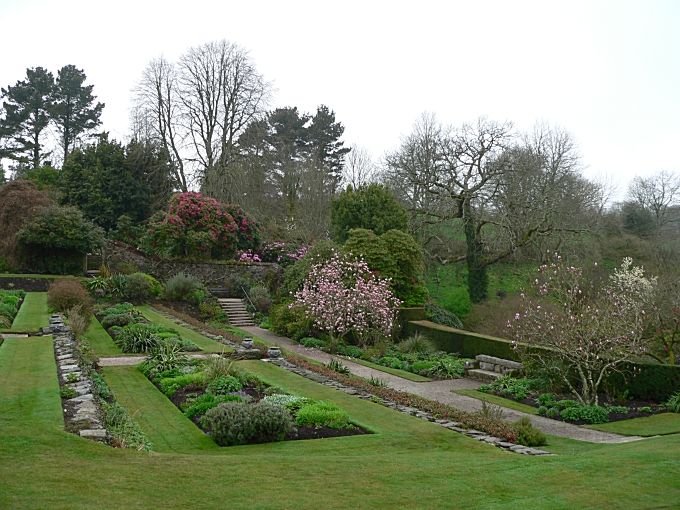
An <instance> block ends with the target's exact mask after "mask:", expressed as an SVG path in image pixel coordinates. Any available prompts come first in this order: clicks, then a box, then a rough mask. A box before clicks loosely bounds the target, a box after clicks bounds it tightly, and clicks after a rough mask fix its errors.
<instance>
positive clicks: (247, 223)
mask: <svg viewBox="0 0 680 510" xmlns="http://www.w3.org/2000/svg"><path fill="white" fill-rule="evenodd" d="M232 212H233V213H234V214H235V215H236V216H237V219H235V218H234V215H233V214H232ZM258 242H259V238H258V236H257V230H256V225H255V223H254V222H253V221H252V220H250V219H249V218H247V217H246V215H245V213H244V212H243V210H242V209H241V208H240V207H238V206H229V205H226V204H223V203H221V202H219V201H218V200H215V199H214V198H211V197H207V196H204V195H202V194H200V193H194V192H189V193H177V194H175V195H173V196H172V197H171V198H170V203H169V205H168V210H167V212H164V213H159V214H157V215H156V216H155V217H154V218H152V220H151V222H150V223H149V228H148V230H147V233H146V235H145V237H144V239H143V240H142V248H143V249H145V250H146V251H147V252H149V253H153V254H155V255H159V256H162V257H190V258H215V259H223V258H231V257H233V256H234V254H235V253H236V249H237V247H240V246H244V247H246V248H249V247H250V248H254V247H256V246H257V244H258Z"/></svg>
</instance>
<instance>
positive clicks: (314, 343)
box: [300, 336, 326, 349]
mask: <svg viewBox="0 0 680 510" xmlns="http://www.w3.org/2000/svg"><path fill="white" fill-rule="evenodd" d="M300 345H303V346H305V347H314V348H316V349H323V348H324V347H326V342H324V341H323V340H320V339H318V338H314V337H309V336H308V337H305V338H303V339H302V340H300Z"/></svg>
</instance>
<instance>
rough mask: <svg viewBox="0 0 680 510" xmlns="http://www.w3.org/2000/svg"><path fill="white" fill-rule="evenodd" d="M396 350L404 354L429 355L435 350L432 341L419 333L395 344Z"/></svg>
mask: <svg viewBox="0 0 680 510" xmlns="http://www.w3.org/2000/svg"><path fill="white" fill-rule="evenodd" d="M397 350H399V351H401V352H404V353H409V354H410V353H420V354H431V353H433V352H435V351H436V350H437V347H436V346H435V345H434V343H432V341H431V340H430V339H429V338H427V337H426V336H425V335H423V334H421V333H414V334H413V335H411V336H409V337H408V338H406V339H404V340H402V341H401V342H399V343H398V344H397Z"/></svg>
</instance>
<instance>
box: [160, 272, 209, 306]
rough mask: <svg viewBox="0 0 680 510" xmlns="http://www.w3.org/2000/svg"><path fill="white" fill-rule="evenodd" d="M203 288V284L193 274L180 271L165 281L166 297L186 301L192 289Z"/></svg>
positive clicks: (171, 299)
mask: <svg viewBox="0 0 680 510" xmlns="http://www.w3.org/2000/svg"><path fill="white" fill-rule="evenodd" d="M202 288H203V284H202V283H201V282H200V281H199V280H197V279H196V278H194V277H193V276H191V275H187V274H184V273H179V274H176V275H175V276H173V277H172V278H170V279H169V280H168V281H166V282H165V298H166V299H169V300H170V301H185V300H186V299H187V297H188V296H189V294H191V292H192V291H194V290H196V289H202Z"/></svg>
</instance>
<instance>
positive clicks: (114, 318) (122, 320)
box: [101, 313, 139, 329]
mask: <svg viewBox="0 0 680 510" xmlns="http://www.w3.org/2000/svg"><path fill="white" fill-rule="evenodd" d="M138 321H139V318H138V316H136V315H135V314H132V313H119V314H112V315H105V316H104V317H102V320H101V324H102V327H103V328H104V329H109V328H111V327H113V326H119V327H121V328H122V327H124V326H127V325H128V324H134V323H136V322H138Z"/></svg>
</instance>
